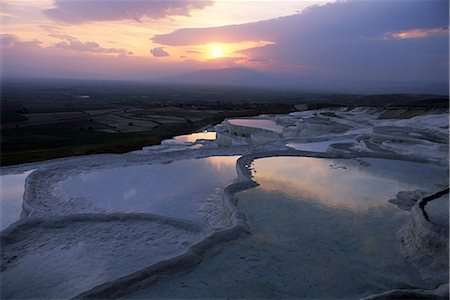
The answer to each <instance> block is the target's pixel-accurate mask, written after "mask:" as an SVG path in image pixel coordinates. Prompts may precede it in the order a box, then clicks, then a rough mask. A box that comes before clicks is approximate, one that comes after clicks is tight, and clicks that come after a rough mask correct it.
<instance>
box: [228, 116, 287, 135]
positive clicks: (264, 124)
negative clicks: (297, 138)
mask: <svg viewBox="0 0 450 300" xmlns="http://www.w3.org/2000/svg"><path fill="white" fill-rule="evenodd" d="M227 122H228V123H230V124H232V125H237V126H243V127H251V128H261V129H266V130H270V131H274V132H277V133H281V132H282V131H283V127H282V126H280V125H278V124H277V123H275V122H274V121H272V120H263V119H229V120H227Z"/></svg>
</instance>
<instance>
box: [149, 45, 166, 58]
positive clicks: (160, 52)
mask: <svg viewBox="0 0 450 300" xmlns="http://www.w3.org/2000/svg"><path fill="white" fill-rule="evenodd" d="M150 53H151V54H152V55H153V56H154V57H166V56H170V54H169V52H167V51H166V50H164V47H157V48H153V49H151V50H150Z"/></svg>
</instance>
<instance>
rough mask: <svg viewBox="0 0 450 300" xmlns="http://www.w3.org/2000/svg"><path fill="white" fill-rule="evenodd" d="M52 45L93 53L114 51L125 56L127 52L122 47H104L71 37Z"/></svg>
mask: <svg viewBox="0 0 450 300" xmlns="http://www.w3.org/2000/svg"><path fill="white" fill-rule="evenodd" d="M66 39H67V38H66ZM53 47H55V48H60V49H66V50H73V51H84V52H93V53H115V54H120V55H123V56H126V55H128V53H129V51H127V50H126V49H123V48H104V47H101V46H100V45H99V44H98V43H97V42H92V41H87V42H81V41H79V40H77V39H75V38H72V37H70V38H69V39H68V40H67V41H63V42H58V43H55V44H53Z"/></svg>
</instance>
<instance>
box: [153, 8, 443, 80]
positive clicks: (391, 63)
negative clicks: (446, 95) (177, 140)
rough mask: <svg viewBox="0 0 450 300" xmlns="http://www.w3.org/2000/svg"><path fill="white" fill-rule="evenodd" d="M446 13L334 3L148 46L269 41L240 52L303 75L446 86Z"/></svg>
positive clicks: (185, 33)
mask: <svg viewBox="0 0 450 300" xmlns="http://www.w3.org/2000/svg"><path fill="white" fill-rule="evenodd" d="M448 8H449V3H448V1H439V0H435V1H420V0H419V1H401V0H400V1H346V2H335V3H330V4H326V5H322V6H313V7H310V8H307V9H306V10H304V11H303V12H302V13H300V14H297V15H292V16H287V17H282V18H277V19H272V20H267V21H261V22H254V23H247V24H241V25H231V26H222V27H214V28H192V29H180V30H176V31H174V32H172V33H169V34H165V35H156V36H154V37H153V39H152V40H153V41H154V42H156V43H159V44H162V45H170V46H188V45H197V44H206V43H212V42H224V43H235V42H243V41H256V42H258V41H268V42H271V44H268V45H265V46H262V47H257V48H252V49H247V50H243V51H240V53H241V54H245V55H246V56H247V57H248V58H249V59H253V60H259V61H263V60H269V61H270V62H271V63H272V66H271V67H272V68H273V69H274V70H276V69H277V68H278V71H279V70H280V69H283V68H284V69H285V71H286V70H287V68H289V69H290V70H291V71H292V70H295V71H296V72H298V74H304V75H307V74H310V75H314V76H327V77H329V78H338V79H367V80H443V81H445V80H447V79H448V52H449V47H448V40H449V38H448V31H447V29H448V26H449V20H448ZM387 36H390V37H395V38H386V37H387ZM292 66H300V67H299V68H292Z"/></svg>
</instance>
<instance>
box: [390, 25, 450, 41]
mask: <svg viewBox="0 0 450 300" xmlns="http://www.w3.org/2000/svg"><path fill="white" fill-rule="evenodd" d="M440 35H447V36H448V28H431V29H421V28H415V29H410V30H406V31H399V32H394V33H387V34H385V36H384V38H385V39H423V38H429V37H434V36H440Z"/></svg>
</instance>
